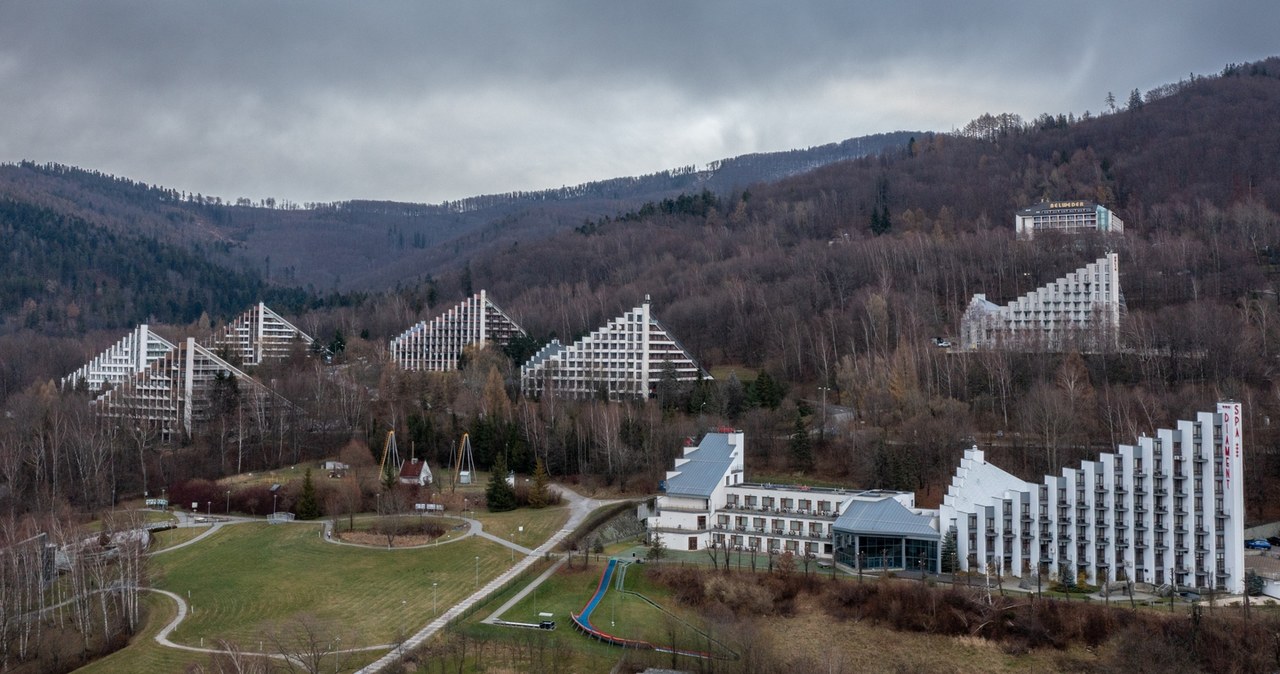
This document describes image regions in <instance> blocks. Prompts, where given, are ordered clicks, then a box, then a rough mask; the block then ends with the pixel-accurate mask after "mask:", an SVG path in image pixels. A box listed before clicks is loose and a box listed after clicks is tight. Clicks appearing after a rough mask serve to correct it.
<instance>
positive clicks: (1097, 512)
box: [638, 403, 1244, 593]
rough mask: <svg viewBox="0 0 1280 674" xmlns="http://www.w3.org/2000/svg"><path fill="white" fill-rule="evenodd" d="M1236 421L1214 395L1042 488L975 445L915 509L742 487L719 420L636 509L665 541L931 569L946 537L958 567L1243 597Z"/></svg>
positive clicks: (889, 495) (734, 436) (738, 453)
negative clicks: (944, 484) (943, 486)
mask: <svg viewBox="0 0 1280 674" xmlns="http://www.w3.org/2000/svg"><path fill="white" fill-rule="evenodd" d="M1240 417H1241V408H1240V404H1239V403H1220V404H1219V405H1218V406H1217V411H1216V412H1201V413H1199V414H1198V415H1197V416H1196V418H1195V420H1192V421H1179V422H1178V423H1177V427H1176V428H1173V429H1161V430H1159V431H1157V432H1156V434H1155V437H1150V438H1148V437H1143V438H1140V439H1139V440H1138V442H1137V444H1136V445H1132V446H1130V445H1121V446H1120V447H1119V448H1118V451H1116V452H1115V453H1105V454H1102V455H1101V456H1099V457H1098V459H1097V460H1094V461H1085V462H1083V463H1081V464H1080V466H1079V467H1075V468H1067V469H1064V470H1063V471H1062V474H1061V475H1049V476H1045V478H1044V479H1043V481H1042V482H1040V483H1036V482H1026V481H1023V480H1020V479H1018V478H1017V477H1014V476H1013V475H1010V474H1009V473H1007V472H1005V471H1003V470H1001V469H999V468H997V467H996V466H994V465H992V464H990V463H988V462H987V461H986V459H985V457H984V455H983V452H982V451H981V450H979V449H977V448H976V447H975V448H973V449H969V450H967V451H966V452H965V454H964V457H963V458H962V459H961V461H960V466H959V467H958V468H957V469H956V473H955V476H954V477H953V478H952V481H951V485H950V486H949V487H948V489H947V493H946V495H945V496H944V497H943V502H942V505H941V507H940V508H939V509H938V510H924V509H919V508H916V507H915V499H914V495H913V494H911V493H909V492H894V491H882V490H866V491H858V490H847V489H824V488H817V487H807V486H803V485H799V486H797V485H775V484H758V483H750V482H746V481H745V479H744V465H743V453H744V450H745V448H744V445H743V443H744V438H743V434H742V433H741V432H740V431H733V430H731V429H721V430H720V431H718V432H714V433H708V434H707V435H706V436H704V437H703V438H702V441H701V442H700V443H699V444H697V445H696V446H694V445H693V444H692V442H690V443H689V445H688V446H686V447H685V448H684V450H683V453H682V455H681V456H680V457H678V458H677V459H676V460H675V466H674V467H673V469H672V470H671V471H669V472H668V473H667V476H666V480H664V483H663V484H662V485H661V486H660V493H659V495H658V496H657V497H656V498H655V499H654V500H653V502H652V505H644V506H641V507H640V509H639V513H638V515H639V517H640V518H641V520H642V521H644V522H645V523H646V525H647V526H648V529H649V535H650V536H651V537H658V538H660V539H661V540H662V542H663V544H664V545H665V546H666V547H668V548H669V549H673V550H698V549H703V548H706V547H708V546H715V547H717V548H725V549H728V550H742V551H746V552H755V553H764V552H769V551H773V552H791V553H793V554H802V555H811V556H813V557H816V558H831V557H833V556H834V558H835V561H837V562H839V563H841V564H845V565H847V566H849V567H850V568H855V567H856V568H863V569H909V570H923V571H928V572H935V573H936V572H937V571H939V570H940V568H941V561H942V548H943V539H944V537H945V536H946V535H948V532H950V533H951V534H953V535H954V536H955V543H956V552H957V562H958V563H959V566H960V568H961V569H962V570H972V571H989V570H990V571H996V572H998V573H1002V574H1004V575H1006V576H1012V577H1023V576H1026V575H1029V574H1030V575H1035V574H1038V573H1044V574H1050V575H1051V576H1053V577H1058V578H1060V577H1062V576H1063V575H1064V574H1070V577H1071V578H1073V579H1081V580H1083V581H1084V582H1087V583H1090V584H1097V583H1101V582H1104V581H1119V580H1133V581H1136V582H1142V583H1152V584H1155V585H1164V584H1177V585H1178V586H1180V587H1200V588H1215V589H1220V590H1225V591H1228V592H1233V593H1240V592H1243V591H1244V489H1243V487H1244V485H1243V477H1244V466H1243V459H1242V456H1241V453H1242V447H1241V437H1240V432H1241V427H1240V424H1241V419H1240Z"/></svg>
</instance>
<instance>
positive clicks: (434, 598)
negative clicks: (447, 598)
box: [431, 582, 440, 616]
mask: <svg viewBox="0 0 1280 674" xmlns="http://www.w3.org/2000/svg"><path fill="white" fill-rule="evenodd" d="M431 609H432V612H433V613H435V614H436V615H437V616H438V615H440V583H436V582H433V583H431Z"/></svg>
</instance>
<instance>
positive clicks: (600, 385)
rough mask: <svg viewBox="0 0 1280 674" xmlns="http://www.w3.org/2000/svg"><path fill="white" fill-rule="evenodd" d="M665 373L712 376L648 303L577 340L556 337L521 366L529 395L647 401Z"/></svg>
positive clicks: (683, 378)
mask: <svg viewBox="0 0 1280 674" xmlns="http://www.w3.org/2000/svg"><path fill="white" fill-rule="evenodd" d="M664 377H671V378H673V379H674V380H675V381H677V382H685V383H688V382H695V381H697V380H698V379H700V378H701V379H710V378H711V375H709V374H707V372H706V371H705V370H703V369H702V366H700V365H698V363H697V361H695V360H694V359H693V356H691V355H690V354H689V352H688V351H687V350H685V348H684V347H683V346H681V344H680V342H678V341H676V338H675V337H674V336H672V334H671V332H670V331H668V330H667V328H666V327H665V326H663V325H662V323H661V322H659V321H658V318H657V317H656V316H654V315H653V311H652V309H651V308H650V306H649V296H648V295H646V296H645V298H644V304H641V305H640V306H638V307H635V308H633V309H631V310H630V311H628V312H626V313H625V314H623V315H621V316H619V317H617V318H615V319H613V320H611V321H609V322H608V323H607V324H606V325H604V326H603V327H601V328H598V329H596V330H594V331H592V332H591V334H589V335H586V336H585V337H583V338H582V339H579V340H578V341H576V342H574V343H573V344H569V345H565V344H561V343H560V342H559V341H558V340H552V341H551V343H550V344H547V345H546V346H544V347H543V348H542V349H541V350H539V351H538V352H537V353H536V354H534V355H533V357H532V358H530V359H529V361H528V362H526V363H525V364H524V365H523V366H522V367H521V368H520V390H521V392H522V393H523V394H524V395H525V396H529V397H540V396H543V395H553V396H556V397H559V398H570V399H590V398H597V397H607V398H608V399H609V400H637V399H639V400H643V399H645V398H648V397H650V396H651V395H653V394H654V393H655V391H656V389H657V386H658V384H659V383H660V382H661V381H662V379H663V378H664Z"/></svg>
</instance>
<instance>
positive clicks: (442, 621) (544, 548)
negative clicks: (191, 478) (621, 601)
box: [147, 485, 618, 673]
mask: <svg viewBox="0 0 1280 674" xmlns="http://www.w3.org/2000/svg"><path fill="white" fill-rule="evenodd" d="M556 488H557V489H558V490H560V492H561V493H562V494H563V495H564V497H565V498H566V499H567V500H568V501H569V519H568V521H567V522H565V524H564V527H563V528H561V529H560V530H559V531H557V532H556V533H554V534H552V535H551V537H550V538H548V539H547V540H546V541H545V542H543V544H542V545H539V546H538V547H537V548H534V549H533V550H530V549H529V548H526V547H524V546H522V545H517V544H515V543H512V542H510V541H507V540H504V539H503V538H502V537H500V536H494V535H493V534H490V533H488V532H486V531H484V525H483V524H481V523H480V522H479V521H478V520H474V519H470V518H466V517H463V518H460V519H463V520H466V521H467V522H468V524H469V525H470V527H469V528H468V530H467V533H465V534H463V535H461V536H459V537H457V538H454V539H451V540H449V541H445V542H444V543H441V544H434V543H428V544H424V545H421V546H414V547H413V548H395V549H396V550H411V549H414V548H422V547H432V546H434V545H447V544H449V543H453V542H455V541H460V540H464V539H466V538H468V537H470V536H480V537H481V538H486V539H488V540H491V541H493V542H495V543H499V544H501V545H504V546H506V547H508V548H511V549H513V550H516V551H518V552H520V554H522V555H524V557H522V558H521V559H520V561H519V562H516V564H515V566H513V567H511V568H510V569H507V570H506V571H504V572H502V573H501V574H499V575H498V577H497V578H494V579H493V580H491V581H489V582H488V583H486V584H485V586H484V587H482V588H480V589H479V590H477V591H476V592H474V593H472V594H471V596H469V597H467V598H466V599H463V600H462V601H461V602H459V603H458V604H456V605H454V606H453V607H452V608H450V609H449V610H447V611H445V612H444V613H443V614H441V615H440V616H439V617H437V618H436V619H435V620H432V621H431V622H430V623H428V624H427V625H426V626H425V627H423V628H422V629H421V630H420V631H418V632H417V633H416V634H414V635H413V636H411V637H409V638H408V639H406V640H404V641H403V642H402V643H400V644H379V645H375V646H361V647H358V648H344V649H342V650H337V651H333V652H334V653H357V652H364V651H378V650H384V649H390V652H389V653H387V654H386V655H383V656H382V657H381V658H379V659H377V660H376V661H374V662H373V663H372V664H370V665H368V666H366V667H365V668H363V669H361V670H359V671H360V672H361V673H365V672H370V673H372V672H380V671H382V670H383V669H386V668H387V667H388V666H390V665H391V664H393V663H395V662H396V661H398V660H399V659H400V658H401V657H402V656H403V655H404V653H405V652H407V651H409V650H411V649H413V648H416V647H418V646H419V645H421V644H422V643H423V642H425V641H426V640H427V639H429V638H431V637H432V636H434V635H435V634H436V633H437V632H439V631H440V630H441V629H443V628H444V626H445V625H447V624H448V623H449V621H451V620H453V619H454V618H455V617H457V616H458V615H460V614H461V613H463V612H464V611H466V610H468V609H470V608H471V607H472V606H474V605H476V604H477V603H479V602H481V601H483V600H484V599H485V598H486V597H488V596H489V595H490V594H491V593H493V592H495V591H497V590H498V589H499V588H501V587H502V586H503V585H505V584H506V583H508V582H510V581H511V580H512V579H513V578H515V577H516V576H518V575H520V574H521V573H523V572H524V571H525V570H526V569H528V568H529V567H530V566H532V565H533V564H534V562H536V561H537V560H538V558H539V557H541V556H543V555H544V554H547V553H549V552H550V551H551V549H552V548H554V547H555V546H556V545H558V544H559V543H560V541H562V540H564V538H565V537H566V536H568V535H569V534H570V533H571V532H572V531H573V530H574V529H575V528H577V526H578V525H579V524H581V523H582V522H583V520H585V519H586V518H587V516H588V515H590V514H591V513H592V511H594V510H596V509H597V508H600V507H602V506H606V505H610V504H613V503H617V502H618V500H607V501H601V500H597V499H594V498H587V497H584V496H580V495H579V494H578V493H577V492H575V491H573V490H571V489H568V488H566V487H563V486H560V485H556ZM178 516H179V522H178V526H187V527H191V526H206V524H205V523H203V522H200V523H196V522H192V521H191V520H190V518H187V522H185V523H184V522H183V521H182V514H181V513H179V515H178ZM261 521H262V520H261V519H255V518H247V517H246V518H227V519H220V520H218V521H214V522H211V523H209V524H208V526H209V530H208V531H205V532H203V533H201V534H200V535H199V536H196V537H195V538H193V539H191V540H189V541H185V542H183V543H180V544H178V545H175V546H173V547H171V548H165V549H164V550H159V551H157V552H153V553H150V554H152V555H160V554H164V553H166V552H169V551H171V550H177V549H179V548H183V547H186V546H188V545H192V544H194V543H196V542H198V541H202V540H204V539H205V538H208V537H209V536H212V535H213V534H214V533H215V532H216V531H218V530H219V529H221V528H222V527H223V526H226V525H228V524H239V523H244V522H261ZM292 523H293V522H290V524H292ZM300 524H314V522H301V523H300ZM322 524H323V526H322V527H321V531H320V536H321V537H322V538H323V539H324V540H326V541H328V542H330V543H333V544H335V545H355V544H352V543H344V542H342V541H337V540H334V539H333V538H332V537H331V536H330V535H329V533H330V532H331V531H332V527H333V522H332V521H325V522H323V523H322ZM359 547H365V548H369V547H370V546H359ZM370 549H375V548H370ZM561 563H563V559H562V560H561V561H560V562H558V563H557V564H556V565H555V566H553V568H552V570H554V569H555V568H558V567H559V565H560V564H561ZM550 575H551V574H550V572H548V573H544V574H542V575H541V576H539V577H538V578H537V579H536V580H534V581H533V583H531V584H530V585H529V586H528V587H527V588H525V590H524V591H523V593H522V595H521V596H523V594H527V593H528V592H529V591H531V590H532V589H533V588H534V587H536V586H537V585H539V584H541V583H542V581H544V580H546V578H548V577H549V576H550ZM147 589H149V590H151V591H152V592H158V593H160V594H162V595H164V596H166V597H169V598H170V599H172V600H173V601H174V603H175V604H177V605H178V614H177V615H176V616H174V618H173V620H171V621H170V622H169V624H168V625H165V626H164V627H163V628H162V629H161V630H160V631H159V632H157V633H156V636H155V640H156V643H158V644H160V645H161V646H165V647H167V648H176V649H178V650H184V651H191V652H195V653H210V654H213V653H224V654H225V653H230V652H231V651H228V650H226V649H222V648H206V647H202V646H188V645H186V644H180V643H177V642H174V641H171V640H170V639H169V635H170V634H173V631H174V630H176V629H177V628H178V626H179V625H181V624H182V621H183V620H186V618H187V613H188V606H187V602H186V601H185V600H183V598H182V597H181V596H179V595H177V594H175V593H173V592H170V591H168V590H161V589H157V588H147ZM242 653H243V654H245V655H258V656H265V657H270V658H275V659H278V660H288V658H287V657H285V656H283V655H281V654H279V653H248V652H242Z"/></svg>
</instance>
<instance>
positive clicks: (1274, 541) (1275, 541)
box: [1267, 536, 1280, 547]
mask: <svg viewBox="0 0 1280 674" xmlns="http://www.w3.org/2000/svg"><path fill="white" fill-rule="evenodd" d="M1267 542H1268V543H1270V544H1271V547H1275V546H1277V545H1280V536H1267Z"/></svg>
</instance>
